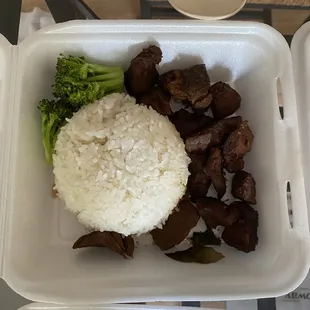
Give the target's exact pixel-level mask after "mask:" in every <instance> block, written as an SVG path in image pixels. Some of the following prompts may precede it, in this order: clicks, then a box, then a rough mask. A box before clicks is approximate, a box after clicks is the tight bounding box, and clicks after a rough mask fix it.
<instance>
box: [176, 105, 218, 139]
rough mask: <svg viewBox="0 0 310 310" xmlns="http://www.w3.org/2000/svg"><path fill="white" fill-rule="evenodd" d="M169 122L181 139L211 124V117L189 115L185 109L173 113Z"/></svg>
mask: <svg viewBox="0 0 310 310" xmlns="http://www.w3.org/2000/svg"><path fill="white" fill-rule="evenodd" d="M170 121H171V123H172V124H173V125H174V126H175V128H176V130H177V131H178V132H179V133H180V135H181V137H182V138H183V139H185V138H187V137H189V136H190V135H192V134H194V133H196V132H198V131H200V130H202V129H203V128H207V127H210V126H211V125H212V124H213V118H212V117H210V116H207V115H204V114H202V115H197V114H195V113H190V112H188V111H187V110H185V109H181V110H179V111H177V112H175V113H173V114H172V115H171V117H170Z"/></svg>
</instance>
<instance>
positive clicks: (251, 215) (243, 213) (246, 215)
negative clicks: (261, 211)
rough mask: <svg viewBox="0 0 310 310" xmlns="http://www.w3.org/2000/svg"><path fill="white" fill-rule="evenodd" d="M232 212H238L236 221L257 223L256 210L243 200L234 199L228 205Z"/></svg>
mask: <svg viewBox="0 0 310 310" xmlns="http://www.w3.org/2000/svg"><path fill="white" fill-rule="evenodd" d="M228 208H230V209H231V210H234V212H238V222H247V223H250V222H251V223H254V224H257V223H258V212H257V211H256V210H254V209H253V208H252V207H251V206H250V205H249V204H247V203H245V202H243V201H234V202H232V203H231V204H230V205H229V207H228Z"/></svg>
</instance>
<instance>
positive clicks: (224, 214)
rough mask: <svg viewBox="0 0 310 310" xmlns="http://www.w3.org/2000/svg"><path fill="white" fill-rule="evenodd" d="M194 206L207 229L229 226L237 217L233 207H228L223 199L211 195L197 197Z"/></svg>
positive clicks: (237, 213)
mask: <svg viewBox="0 0 310 310" xmlns="http://www.w3.org/2000/svg"><path fill="white" fill-rule="evenodd" d="M196 207H197V209H198V211H199V213H200V215H201V217H202V218H203V220H204V221H205V223H206V225H207V227H208V228H209V229H213V228H216V227H217V226H224V227H226V226H230V225H232V224H233V223H235V222H236V221H237V220H238V217H239V212H238V211H236V209H235V208H230V207H228V206H227V205H226V204H225V203H224V202H223V201H221V200H219V199H216V198H212V197H206V198H200V199H198V200H197V203H196Z"/></svg>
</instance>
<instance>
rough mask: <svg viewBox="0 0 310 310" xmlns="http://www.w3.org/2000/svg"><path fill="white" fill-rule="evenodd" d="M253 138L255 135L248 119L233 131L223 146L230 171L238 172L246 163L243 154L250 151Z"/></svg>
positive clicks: (226, 166)
mask: <svg viewBox="0 0 310 310" xmlns="http://www.w3.org/2000/svg"><path fill="white" fill-rule="evenodd" d="M253 140H254V135H253V133H252V131H251V129H250V127H249V125H248V122H247V121H244V122H242V123H241V124H240V126H239V127H238V128H237V129H236V130H235V131H234V132H232V133H231V135H230V136H229V137H228V139H227V140H226V142H225V144H224V147H223V156H224V161H225V164H224V166H225V168H227V170H228V171H229V172H231V173H232V172H236V171H238V170H240V168H241V167H242V166H243V165H244V163H243V156H244V155H245V154H246V153H248V152H250V150H251V148H252V144H253ZM242 168H243V167H242ZM236 169H237V170H236Z"/></svg>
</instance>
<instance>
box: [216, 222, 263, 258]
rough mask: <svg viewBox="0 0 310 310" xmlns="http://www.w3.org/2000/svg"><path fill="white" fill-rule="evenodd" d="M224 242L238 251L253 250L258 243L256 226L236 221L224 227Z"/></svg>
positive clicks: (247, 251)
mask: <svg viewBox="0 0 310 310" xmlns="http://www.w3.org/2000/svg"><path fill="white" fill-rule="evenodd" d="M222 239H223V240H224V242H225V243H226V244H227V245H229V246H231V247H234V248H236V249H237V250H239V251H243V252H246V253H249V252H251V251H254V250H255V248H256V245H257V243H258V237H257V227H254V226H253V225H251V224H249V223H243V222H238V223H235V224H233V225H231V226H228V227H226V228H225V229H224V232H223V234H222Z"/></svg>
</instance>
